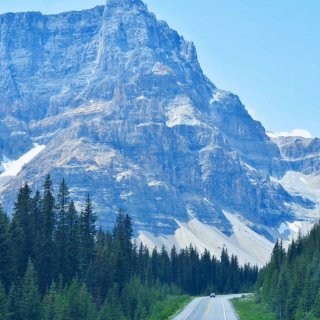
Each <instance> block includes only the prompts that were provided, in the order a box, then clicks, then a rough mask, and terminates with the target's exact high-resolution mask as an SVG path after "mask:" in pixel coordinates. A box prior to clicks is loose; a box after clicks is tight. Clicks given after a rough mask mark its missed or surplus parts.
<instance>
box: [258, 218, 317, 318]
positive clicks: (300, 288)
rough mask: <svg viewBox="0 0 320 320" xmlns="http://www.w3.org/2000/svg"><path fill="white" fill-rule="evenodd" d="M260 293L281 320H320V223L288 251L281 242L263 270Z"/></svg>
mask: <svg viewBox="0 0 320 320" xmlns="http://www.w3.org/2000/svg"><path fill="white" fill-rule="evenodd" d="M257 288H258V289H257V296H258V299H260V300H261V301H262V302H263V303H265V304H268V306H269V308H270V310H272V311H273V312H274V313H275V314H276V316H277V317H276V319H280V320H304V319H305V320H310V319H320V224H317V225H316V226H315V227H314V228H313V229H312V230H311V232H310V234H309V235H308V236H306V237H302V236H301V235H300V236H299V237H298V239H297V240H296V241H292V242H291V244H290V246H289V248H288V250H287V251H286V250H285V249H284V247H283V245H282V242H279V241H278V242H277V243H276V245H275V247H274V249H273V253H272V257H271V261H270V263H269V264H268V265H267V266H266V267H265V268H264V269H263V270H262V271H261V273H260V275H259V279H258V282H257Z"/></svg>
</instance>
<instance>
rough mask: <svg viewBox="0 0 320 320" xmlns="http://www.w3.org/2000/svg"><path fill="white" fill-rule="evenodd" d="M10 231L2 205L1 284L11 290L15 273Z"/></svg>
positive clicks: (0, 228) (0, 226) (0, 213)
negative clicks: (13, 273)
mask: <svg viewBox="0 0 320 320" xmlns="http://www.w3.org/2000/svg"><path fill="white" fill-rule="evenodd" d="M9 229H10V222H9V218H8V216H7V215H6V214H5V212H4V211H3V209H2V205H1V204H0V253H1V254H0V283H2V284H3V285H4V287H5V288H6V289H9V286H10V284H11V280H12V272H13V265H12V263H13V261H12V245H11V239H10V233H9Z"/></svg>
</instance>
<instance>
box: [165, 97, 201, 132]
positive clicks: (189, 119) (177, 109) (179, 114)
mask: <svg viewBox="0 0 320 320" xmlns="http://www.w3.org/2000/svg"><path fill="white" fill-rule="evenodd" d="M166 116H167V118H168V120H167V122H166V125H167V127H169V128H172V127H175V126H178V125H188V126H201V125H202V122H201V121H200V120H198V117H199V115H198V114H197V111H196V109H195V108H194V107H193V106H192V102H191V101H190V99H189V98H188V97H184V96H179V97H177V98H176V99H175V100H174V101H173V103H172V104H171V105H170V107H169V110H168V111H167V112H166Z"/></svg>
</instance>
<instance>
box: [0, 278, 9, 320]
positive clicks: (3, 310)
mask: <svg viewBox="0 0 320 320" xmlns="http://www.w3.org/2000/svg"><path fill="white" fill-rule="evenodd" d="M0 319H1V320H9V319H10V313H9V310H8V302H7V297H6V291H5V288H4V287H3V285H2V283H1V282H0Z"/></svg>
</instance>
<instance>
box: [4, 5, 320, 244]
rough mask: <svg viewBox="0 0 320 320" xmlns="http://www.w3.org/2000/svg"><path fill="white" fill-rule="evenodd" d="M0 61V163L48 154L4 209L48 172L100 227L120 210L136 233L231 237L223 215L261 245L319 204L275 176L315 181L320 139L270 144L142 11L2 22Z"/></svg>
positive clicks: (235, 101)
mask: <svg viewBox="0 0 320 320" xmlns="http://www.w3.org/2000/svg"><path fill="white" fill-rule="evenodd" d="M0 61H1V62H0V74H1V75H3V76H2V77H1V78H0V119H1V120H0V133H1V135H0V160H1V156H2V157H6V158H9V159H11V160H13V159H17V158H19V157H20V156H21V155H23V154H24V153H25V152H26V151H28V150H30V149H31V148H32V147H33V145H34V144H35V143H37V144H41V145H45V146H46V147H45V149H44V150H43V151H42V152H41V153H40V154H39V155H38V156H37V157H35V158H34V159H33V160H32V161H31V162H30V163H29V164H28V165H26V166H24V167H23V169H22V170H21V172H20V173H19V174H18V175H17V176H15V177H12V179H10V181H9V183H6V184H5V185H2V186H1V189H0V190H2V196H3V197H4V198H5V199H6V202H7V203H9V204H10V206H11V205H12V203H13V201H14V198H15V193H16V190H17V188H18V187H19V186H21V184H22V183H23V182H25V181H32V182H33V185H34V186H35V187H37V188H41V185H42V182H43V177H44V175H46V174H47V173H51V175H52V176H53V178H54V183H55V184H57V183H59V182H60V180H61V179H62V177H65V178H66V180H67V182H68V184H69V186H70V189H71V192H72V194H73V196H74V198H75V199H77V200H78V201H81V200H82V199H83V197H84V195H85V194H86V193H87V192H90V193H91V195H92V198H93V200H94V202H95V207H96V210H97V211H98V212H99V214H100V218H101V220H100V221H101V224H102V225H104V226H106V227H108V226H109V225H110V223H111V221H112V220H113V219H114V215H115V211H116V209H117V208H118V207H122V208H124V209H125V210H126V211H128V212H129V213H130V214H132V215H133V217H134V221H135V223H136V226H137V230H138V232H139V231H146V232H149V233H150V234H153V235H172V234H174V233H175V232H176V230H177V229H179V228H180V223H181V222H188V221H190V220H192V219H196V220H197V221H199V222H200V223H203V224H206V225H210V226H212V227H214V228H217V230H219V232H222V234H224V235H225V236H227V237H230V236H232V234H233V233H234V228H233V224H232V222H231V220H230V219H228V218H227V216H226V214H224V213H223V210H227V211H228V212H232V213H238V214H241V216H242V218H243V219H245V221H246V225H250V228H251V229H252V230H255V231H256V232H258V233H260V234H263V235H264V236H265V237H267V238H268V239H270V240H271V239H274V238H275V237H277V236H278V235H279V234H278V233H277V232H275V231H272V230H274V228H275V227H277V226H279V224H281V223H282V222H283V221H294V220H295V215H296V210H297V208H302V209H304V210H309V209H312V208H314V206H315V204H314V202H313V201H311V200H308V199H306V198H305V197H301V196H300V195H299V194H290V193H289V192H287V191H286V190H285V189H284V188H283V187H282V185H281V184H280V183H279V182H276V181H275V180H274V179H271V177H272V176H274V177H277V178H278V179H280V178H281V177H282V176H284V175H285V173H286V172H287V171H288V170H297V171H302V172H304V173H307V174H314V173H318V172H319V166H318V165H317V166H314V163H315V162H314V161H316V160H314V161H313V160H310V157H309V156H306V158H307V159H305V161H302V160H301V159H300V158H299V155H300V154H301V153H303V154H304V155H307V154H309V153H310V154H312V155H313V156H314V157H315V158H316V157H318V155H317V152H318V154H319V140H316V141H310V143H309V142H308V143H307V144H305V143H300V144H299V142H298V143H296V142H295V141H293V142H292V143H291V141H290V142H288V143H287V142H286V141H285V140H284V141H282V140H281V141H280V142H279V141H277V142H275V141H272V140H271V139H270V138H269V137H268V136H267V135H266V132H265V130H264V128H263V126H262V125H261V123H259V122H257V121H254V120H253V119H252V118H251V116H250V115H249V114H248V112H247V111H246V109H245V107H244V106H243V105H242V103H241V101H240V100H239V98H238V97H237V96H235V95H234V94H232V93H229V92H225V91H222V90H220V89H218V88H216V86H215V85H214V84H213V83H212V82H210V81H209V79H208V78H207V77H206V76H205V75H204V74H203V72H202V70H201V67H200V65H199V63H198V60H197V53H196V49H195V47H194V45H193V43H191V42H187V41H185V40H184V39H183V37H181V36H180V35H179V34H178V33H177V32H176V31H174V30H172V29H170V28H169V26H168V25H167V24H166V23H165V22H163V21H158V20H157V19H156V17H155V15H154V14H152V13H150V12H149V11H148V10H147V7H146V5H145V4H144V3H143V2H141V1H140V0H108V1H107V2H106V5H105V6H99V7H96V8H94V9H91V10H85V11H80V12H67V13H62V14H58V15H48V16H45V15H42V14H41V13H38V12H29V13H17V14H12V13H8V14H4V15H0ZM298 140H299V139H298ZM289 145H290V146H289ZM3 159H4V158H3ZM318 160H319V158H318ZM318 160H317V163H318ZM299 161H300V162H299ZM0 178H1V166H0ZM0 182H1V179H0ZM10 206H9V207H8V208H7V209H8V210H10Z"/></svg>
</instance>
